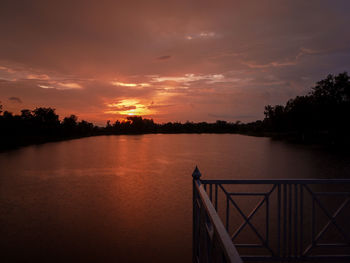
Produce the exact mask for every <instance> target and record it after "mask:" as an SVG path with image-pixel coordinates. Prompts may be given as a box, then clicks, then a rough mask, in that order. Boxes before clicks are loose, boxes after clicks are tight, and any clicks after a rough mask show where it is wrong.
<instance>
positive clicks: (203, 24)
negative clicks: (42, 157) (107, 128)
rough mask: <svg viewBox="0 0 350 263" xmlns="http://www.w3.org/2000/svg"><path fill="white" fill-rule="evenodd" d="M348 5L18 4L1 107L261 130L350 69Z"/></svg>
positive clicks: (0, 28) (5, 29)
mask: <svg viewBox="0 0 350 263" xmlns="http://www.w3.org/2000/svg"><path fill="white" fill-rule="evenodd" d="M349 10H350V1H346V0H344V1H340V0H339V1H338V0H333V1H322V0H315V1H313V0H310V1H309V0H308V1H305V0H301V1H296V0H293V1H286V0H269V1H265V0H256V1H235V0H232V1H204V0H202V1H189V0H186V1H182V0H179V1H166V0H162V1H154V0H148V1H84V0H81V1H75V0H74V1H47V0H46V1H16V0H10V1H7V0H5V1H4V0H2V1H1V6H0V34H1V35H0V101H1V104H2V105H3V108H4V109H5V110H9V111H11V112H14V113H18V112H19V110H20V109H24V108H29V109H34V108H35V107H53V108H55V109H56V112H57V113H58V114H59V115H60V116H61V118H62V117H64V116H67V115H69V114H76V115H78V116H79V119H85V120H87V121H91V122H94V123H95V124H99V125H104V124H105V123H106V121H107V120H111V121H115V120H117V119H123V118H125V116H128V115H142V116H144V117H147V118H153V119H154V120H155V121H156V122H167V121H181V122H184V121H187V120H190V121H209V122H212V121H215V120H218V119H220V120H226V121H237V120H241V121H244V122H248V121H254V120H257V119H262V118H263V110H264V106H265V105H267V104H284V103H285V102H286V101H287V100H288V99H289V98H292V97H295V96H296V95H303V94H306V93H307V92H308V91H309V90H310V87H311V86H312V85H313V84H314V83H315V82H316V81H318V80H320V79H322V78H324V77H325V76H326V75H327V74H330V73H333V74H336V73H339V72H343V71H347V70H348V69H349V66H350V30H349V23H350V16H349Z"/></svg>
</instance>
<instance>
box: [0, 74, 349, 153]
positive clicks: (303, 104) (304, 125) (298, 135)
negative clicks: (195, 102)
mask: <svg viewBox="0 0 350 263" xmlns="http://www.w3.org/2000/svg"><path fill="white" fill-rule="evenodd" d="M264 114H265V118H264V120H262V121H261V120H258V121H255V122H251V123H241V122H240V121H237V122H235V123H232V122H226V121H223V120H217V121H216V122H214V123H207V122H199V123H194V122H186V123H180V122H168V123H163V124H157V123H154V121H153V120H152V119H146V118H142V117H140V116H129V117H127V119H126V120H125V121H116V122H115V123H113V124H111V122H110V121H107V125H106V126H105V127H97V126H94V125H93V124H92V123H89V122H87V121H84V120H82V121H80V122H78V117H77V116H75V115H71V116H69V117H65V118H64V119H63V120H62V121H60V119H59V116H58V115H57V114H56V113H55V109H52V108H42V107H41V108H36V109H34V110H28V109H23V110H22V111H21V114H19V115H13V114H12V113H11V112H8V111H3V107H2V105H1V104H0V138H1V139H0V150H4V149H10V148H14V147H18V146H22V145H28V144H33V143H43V142H47V141H56V140H64V139H72V138H79V137H85V136H93V135H111V134H145V133H241V134H249V135H259V136H273V137H277V138H285V139H289V140H293V141H296V142H302V143H322V144H328V145H336V146H346V147H347V146H350V135H349V134H350V118H349V117H350V79H349V76H348V74H347V73H346V72H344V73H340V74H338V75H337V76H334V75H328V76H327V78H326V79H324V80H321V81H319V82H317V83H316V86H315V87H313V88H312V90H311V91H310V92H309V93H308V94H307V95H305V96H297V97H295V98H294V99H290V100H289V101H288V102H287V103H286V105H285V106H283V105H275V106H271V105H267V106H265V111H264Z"/></svg>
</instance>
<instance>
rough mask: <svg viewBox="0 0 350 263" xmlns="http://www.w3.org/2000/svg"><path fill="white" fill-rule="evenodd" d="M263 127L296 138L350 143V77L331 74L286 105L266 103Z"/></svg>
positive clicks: (310, 140) (329, 142) (306, 140)
mask: <svg viewBox="0 0 350 263" xmlns="http://www.w3.org/2000/svg"><path fill="white" fill-rule="evenodd" d="M264 114H265V119H264V121H263V130H264V131H265V132H272V133H275V134H280V135H282V136H284V137H286V138H291V139H294V140H296V141H301V142H310V143H314V142H316V143H318V142H321V143H326V144H333V145H350V79H349V76H348V74H347V73H346V72H344V73H340V74H338V75H336V76H334V75H328V76H327V78H325V79H323V80H321V81H319V82H317V83H316V85H315V86H314V87H313V88H312V90H311V91H310V92H309V93H308V94H307V95H305V96H297V97H295V98H294V99H290V100H289V101H288V102H287V103H286V105H285V106H283V105H275V106H271V105H267V106H265V111H264Z"/></svg>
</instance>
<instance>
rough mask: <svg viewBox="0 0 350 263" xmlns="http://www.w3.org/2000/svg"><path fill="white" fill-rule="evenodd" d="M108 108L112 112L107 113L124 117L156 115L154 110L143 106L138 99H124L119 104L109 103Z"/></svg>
mask: <svg viewBox="0 0 350 263" xmlns="http://www.w3.org/2000/svg"><path fill="white" fill-rule="evenodd" d="M107 107H109V109H110V110H107V111H105V113H109V114H116V115H124V116H147V115H150V114H154V113H155V112H154V110H151V109H150V108H149V106H147V105H145V104H142V103H141V102H140V100H137V99H123V100H121V101H119V102H118V103H108V104H107Z"/></svg>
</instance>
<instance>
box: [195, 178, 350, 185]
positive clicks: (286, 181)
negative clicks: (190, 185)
mask: <svg viewBox="0 0 350 263" xmlns="http://www.w3.org/2000/svg"><path fill="white" fill-rule="evenodd" d="M200 181H201V183H203V184H350V179H237V180H220V179H218V180H215V179H214V180H202V179H200Z"/></svg>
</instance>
